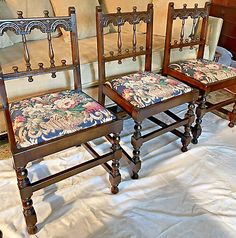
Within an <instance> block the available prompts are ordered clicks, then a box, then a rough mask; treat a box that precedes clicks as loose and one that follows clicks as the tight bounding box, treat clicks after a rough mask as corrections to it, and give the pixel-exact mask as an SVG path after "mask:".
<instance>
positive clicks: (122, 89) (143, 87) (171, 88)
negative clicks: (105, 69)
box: [106, 72, 192, 108]
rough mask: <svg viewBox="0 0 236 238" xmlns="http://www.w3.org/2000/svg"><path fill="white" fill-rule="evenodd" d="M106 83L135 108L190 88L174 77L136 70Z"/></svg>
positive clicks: (188, 90)
mask: <svg viewBox="0 0 236 238" xmlns="http://www.w3.org/2000/svg"><path fill="white" fill-rule="evenodd" d="M106 84H107V85H108V86H109V87H111V88H112V89H113V90H114V91H116V92H117V93H118V94H119V95H121V96H122V97H123V98H124V99H125V100H126V101H128V102H129V103H131V104H132V105H133V106H135V107H137V108H144V107H147V106H150V105H152V104H156V103H160V102H162V101H164V100H167V99H169V98H173V97H175V96H179V95H182V94H184V93H187V92H190V91H191V90H192V89H191V88H190V87H189V86H187V85H186V84H184V83H181V82H179V81H178V80H175V79H170V78H167V77H164V76H162V75H160V74H155V73H150V72H138V73H135V74H130V75H127V76H123V77H121V78H117V79H113V80H112V81H110V82H106Z"/></svg>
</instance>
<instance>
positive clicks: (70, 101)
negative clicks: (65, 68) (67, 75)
mask: <svg viewBox="0 0 236 238" xmlns="http://www.w3.org/2000/svg"><path fill="white" fill-rule="evenodd" d="M10 114H11V120H12V124H13V130H14V133H15V139H16V142H17V147H18V148H23V147H28V146H31V145H35V144H39V143H42V142H44V141H48V140H51V139H54V138H57V137H60V136H63V135H66V134H70V133H73V132H76V131H79V130H82V129H86V128H89V127H93V126H96V125H100V124H103V123H105V122H109V121H112V120H113V119H115V116H114V115H112V114H111V113H110V112H109V111H108V110H107V109H105V108H104V107H102V106H101V105H100V104H98V103H97V102H96V101H95V100H94V99H92V98H91V97H89V96H88V95H87V94H85V93H83V92H82V91H80V90H68V91H63V92H58V93H52V94H46V95H43V96H40V97H33V98H29V99H25V100H22V101H19V102H14V103H12V104H11V105H10Z"/></svg>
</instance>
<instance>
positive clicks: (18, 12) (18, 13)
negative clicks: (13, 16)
mask: <svg viewBox="0 0 236 238" xmlns="http://www.w3.org/2000/svg"><path fill="white" fill-rule="evenodd" d="M16 13H17V15H18V19H22V18H23V12H22V11H17V12H16Z"/></svg>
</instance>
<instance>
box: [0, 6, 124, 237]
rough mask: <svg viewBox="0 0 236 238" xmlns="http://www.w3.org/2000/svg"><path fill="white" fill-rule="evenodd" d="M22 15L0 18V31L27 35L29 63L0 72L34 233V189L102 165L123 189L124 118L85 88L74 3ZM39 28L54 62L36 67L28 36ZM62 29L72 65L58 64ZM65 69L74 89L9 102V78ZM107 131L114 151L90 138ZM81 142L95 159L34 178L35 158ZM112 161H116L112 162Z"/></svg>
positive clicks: (20, 183) (25, 207) (54, 74)
mask: <svg viewBox="0 0 236 238" xmlns="http://www.w3.org/2000/svg"><path fill="white" fill-rule="evenodd" d="M22 14H23V13H22V12H20V11H19V12H18V19H10V20H0V36H1V35H2V34H3V33H4V32H5V31H7V30H10V31H13V32H15V34H17V35H21V36H22V46H23V47H22V49H23V52H22V53H23V54H24V60H25V64H26V69H25V70H23V71H20V70H19V69H18V67H17V66H13V72H10V73H3V72H2V70H1V71H0V93H1V94H0V95H1V101H2V104H3V108H4V112H5V118H6V122H7V129H8V137H9V142H10V147H11V152H12V155H13V160H14V169H15V171H16V176H17V181H18V187H19V190H20V195H21V200H22V205H23V214H24V217H25V221H26V224H27V230H28V233H29V234H35V233H36V232H37V227H36V223H37V216H36V213H35V209H34V207H33V202H32V199H31V197H32V195H33V193H34V192H35V191H37V190H39V189H42V188H44V187H47V186H50V185H52V184H54V183H56V182H59V181H61V180H63V179H66V178H68V177H70V176H73V175H76V174H78V173H81V172H83V171H86V170H88V169H91V168H93V167H95V166H98V165H102V166H103V167H104V168H105V169H106V170H107V171H108V173H109V174H110V182H111V192H112V193H117V192H118V184H119V183H120V181H121V176H120V173H119V159H120V158H121V156H122V151H121V149H120V146H119V133H120V132H121V130H122V121H121V120H118V119H117V118H116V116H115V115H113V114H112V113H111V112H109V111H108V110H107V109H105V108H104V107H103V106H101V105H100V104H99V103H98V102H96V101H95V100H94V99H92V98H91V97H89V96H88V95H87V94H86V93H84V92H83V91H82V88H81V78H80V63H79V62H80V61H79V49H78V38H77V26H76V14H75V9H74V8H72V7H71V8H69V16H65V17H52V18H50V17H49V16H48V11H45V12H44V14H45V16H44V17H42V18H23V15H22ZM34 28H37V29H39V30H40V31H41V32H42V34H46V36H47V42H48V46H47V48H48V55H49V61H48V62H49V65H50V66H49V67H46V66H44V64H43V63H39V68H33V67H32V65H31V60H30V54H29V50H28V46H27V44H28V42H27V35H28V34H30V33H31V30H33V29H34ZM57 28H64V30H65V31H67V32H70V39H71V42H70V43H71V53H72V57H71V61H72V63H68V64H67V62H66V61H65V60H62V61H61V62H62V65H58V66H57V65H56V62H55V56H54V50H53V39H52V37H51V34H52V33H53V32H55V31H56V29H57ZM62 47H63V46H62ZM45 50H47V49H45ZM63 71H71V72H72V73H73V80H74V88H73V89H67V90H66V89H65V90H61V91H56V92H52V93H48V94H46V93H44V94H41V95H37V96H34V97H28V98H26V99H22V100H18V101H14V102H11V103H9V102H8V101H9V99H8V96H7V91H6V87H5V82H6V81H10V80H11V81H13V80H14V79H20V78H26V79H27V78H28V81H29V83H31V84H32V87H33V86H34V82H33V81H34V80H33V79H34V77H35V76H40V75H43V74H51V75H52V77H53V78H55V77H57V73H58V72H63ZM22 80H23V79H22ZM49 80H50V75H49ZM58 80H60V79H58ZM108 135H111V138H112V139H111V141H112V147H111V151H110V152H108V153H105V154H103V155H99V154H98V153H97V152H96V151H95V149H94V148H92V147H91V145H90V144H89V141H91V140H93V139H96V138H101V137H103V136H104V137H105V136H108ZM80 145H84V147H85V148H86V149H88V150H89V152H90V153H91V154H92V155H93V157H94V158H93V159H91V160H88V161H86V162H83V163H80V164H79V165H76V166H74V167H71V168H69V169H66V170H64V171H60V172H58V173H56V174H53V175H50V176H48V177H45V178H43V179H40V180H38V181H34V182H31V181H30V180H29V177H28V171H27V168H26V166H27V165H28V164H29V163H30V162H33V161H35V160H38V159H40V158H42V157H44V156H47V155H50V154H52V153H56V152H59V151H62V150H64V149H67V148H70V147H73V146H80ZM110 160H112V166H110V165H109V164H108V163H107V162H108V161H110Z"/></svg>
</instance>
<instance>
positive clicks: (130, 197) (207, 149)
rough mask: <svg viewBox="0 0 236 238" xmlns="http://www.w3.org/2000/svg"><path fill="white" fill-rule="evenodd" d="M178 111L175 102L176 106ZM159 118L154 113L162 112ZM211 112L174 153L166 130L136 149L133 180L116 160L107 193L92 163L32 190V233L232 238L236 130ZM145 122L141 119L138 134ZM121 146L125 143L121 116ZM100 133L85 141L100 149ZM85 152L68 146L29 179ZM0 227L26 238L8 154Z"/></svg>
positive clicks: (0, 172) (2, 165)
mask: <svg viewBox="0 0 236 238" xmlns="http://www.w3.org/2000/svg"><path fill="white" fill-rule="evenodd" d="M176 111H177V113H178V114H181V115H182V114H183V113H184V110H183V107H182V108H180V107H179V108H178V109H176ZM163 117H164V116H162V118H163ZM227 123H228V122H227V121H226V120H223V119H221V118H219V117H217V116H215V115H214V114H211V113H209V114H207V115H206V116H205V118H204V120H203V131H204V132H203V134H202V137H201V139H200V142H199V144H198V145H192V144H191V145H190V150H189V151H188V152H186V153H182V152H181V151H180V147H181V142H180V139H179V138H177V137H176V136H174V135H172V134H170V133H168V134H166V135H163V136H161V137H159V138H156V139H154V140H152V141H150V142H148V143H146V144H144V146H143V147H142V150H141V158H142V161H143V163H142V169H141V171H140V179H139V180H131V179H130V177H129V174H128V169H127V162H126V161H125V160H124V159H122V160H121V174H122V180H123V181H122V183H121V184H120V186H119V188H120V192H119V194H117V195H111V194H110V190H109V187H110V186H109V181H108V175H107V173H106V172H105V170H104V169H103V168H102V167H101V166H100V167H97V168H94V169H92V170H89V171H86V172H84V173H81V174H79V175H77V176H74V177H71V178H69V179H67V180H64V181H62V182H60V183H57V184H55V185H52V186H50V187H48V188H45V189H43V190H40V191H38V192H37V193H35V194H34V196H33V201H34V207H35V210H36V212H37V216H38V227H39V232H38V233H37V234H36V235H34V236H31V237H40V238H43V237H47V238H49V237H50V238H56V237H57V238H59V237H60V238H61V237H63V238H64V237H67V238H74V237H78V238H92V237H96V238H110V237H114V238H156V237H160V238H172V237H175V238H177V237H178V238H203V237H204V238H207V237H209V238H213V237H214V238H223V237H224V238H231V237H232V238H233V237H235V234H236V183H235V181H236V128H233V129H232V128H229V127H228V126H227ZM152 127H153V124H151V123H149V122H145V123H144V132H147V131H150V129H151V128H152ZM124 128H125V130H124V132H123V133H122V140H121V145H122V146H123V147H124V148H125V149H126V151H128V152H129V153H131V152H132V147H131V145H130V144H129V142H130V136H131V133H132V128H133V122H132V121H131V120H127V121H126V122H125V126H124ZM103 142H104V140H103V139H98V140H95V141H93V142H92V144H95V145H97V146H98V149H99V150H98V151H99V152H100V153H102V152H103V151H107V150H108V149H109V147H110V145H109V143H108V142H106V143H103ZM88 158H90V155H89V154H88V153H87V152H86V151H85V150H84V149H83V148H81V147H78V148H72V149H68V150H66V151H63V152H60V153H58V154H55V155H52V156H49V157H47V158H44V159H43V160H42V161H40V162H37V163H36V162H35V163H33V164H32V165H30V166H29V176H30V179H31V180H36V179H38V178H42V177H44V176H47V175H49V174H52V173H55V172H57V171H59V170H62V169H66V168H69V167H71V166H73V165H76V164H77V163H79V162H82V161H85V160H87V159H88ZM0 199H1V202H0V229H1V230H2V232H3V237H4V238H14V237H29V235H28V234H27V233H26V229H25V227H26V226H25V222H24V218H23V214H22V207H21V202H20V196H19V192H18V189H17V185H16V178H15V172H14V170H13V168H12V161H11V160H2V161H0Z"/></svg>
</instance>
